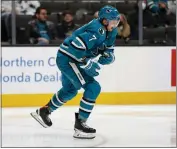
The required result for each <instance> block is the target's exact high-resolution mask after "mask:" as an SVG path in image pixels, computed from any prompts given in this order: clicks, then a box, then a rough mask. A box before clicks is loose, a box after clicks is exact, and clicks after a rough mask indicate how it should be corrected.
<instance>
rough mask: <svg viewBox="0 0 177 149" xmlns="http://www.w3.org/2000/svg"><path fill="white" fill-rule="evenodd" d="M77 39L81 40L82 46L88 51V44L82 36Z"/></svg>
mask: <svg viewBox="0 0 177 149" xmlns="http://www.w3.org/2000/svg"><path fill="white" fill-rule="evenodd" d="M76 39H79V40H78V41H79V42H81V44H82V45H83V46H84V47H85V49H86V50H87V49H88V47H87V44H86V42H85V41H84V40H83V39H82V37H81V36H79V35H78V37H76Z"/></svg>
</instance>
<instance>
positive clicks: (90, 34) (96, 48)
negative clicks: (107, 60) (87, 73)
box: [59, 19, 118, 62]
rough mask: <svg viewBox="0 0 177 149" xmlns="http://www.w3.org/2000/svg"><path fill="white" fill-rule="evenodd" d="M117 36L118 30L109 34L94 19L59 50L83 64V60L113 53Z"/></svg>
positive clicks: (75, 32)
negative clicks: (108, 51)
mask: <svg viewBox="0 0 177 149" xmlns="http://www.w3.org/2000/svg"><path fill="white" fill-rule="evenodd" d="M117 34H118V31H117V28H115V29H113V30H112V31H111V32H108V31H106V29H105V27H104V26H103V25H102V24H101V22H100V21H99V20H98V19H94V20H92V21H90V22H89V23H88V24H85V25H84V26H82V27H80V28H79V29H77V30H76V31H74V32H73V33H72V35H71V36H70V37H68V38H66V39H65V40H64V42H63V43H62V44H61V45H60V48H59V50H60V51H61V52H62V53H65V54H66V55H68V56H69V57H72V58H73V59H75V60H76V61H78V62H82V60H83V58H85V57H86V58H94V57H96V56H98V55H99V54H103V53H104V51H106V50H112V52H113V51H114V42H115V40H116V36H117Z"/></svg>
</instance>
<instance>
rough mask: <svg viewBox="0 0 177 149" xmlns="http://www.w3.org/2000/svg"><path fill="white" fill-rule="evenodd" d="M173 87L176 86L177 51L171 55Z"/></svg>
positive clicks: (173, 50)
mask: <svg viewBox="0 0 177 149" xmlns="http://www.w3.org/2000/svg"><path fill="white" fill-rule="evenodd" d="M171 86H176V49H172V54H171Z"/></svg>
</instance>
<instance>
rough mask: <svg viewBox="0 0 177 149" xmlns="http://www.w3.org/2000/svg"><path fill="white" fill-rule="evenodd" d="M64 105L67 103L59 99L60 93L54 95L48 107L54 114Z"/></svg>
mask: <svg viewBox="0 0 177 149" xmlns="http://www.w3.org/2000/svg"><path fill="white" fill-rule="evenodd" d="M64 103H65V102H64V101H62V100H61V99H60V98H59V96H58V92H57V93H56V94H54V95H53V97H52V99H51V100H50V101H49V103H48V104H47V106H48V107H49V109H50V111H51V112H53V111H55V110H56V109H58V108H59V107H61V106H62V105H63V104H64Z"/></svg>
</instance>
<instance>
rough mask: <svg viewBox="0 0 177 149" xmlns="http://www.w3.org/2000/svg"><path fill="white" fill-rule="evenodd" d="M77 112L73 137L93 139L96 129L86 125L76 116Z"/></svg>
mask: <svg viewBox="0 0 177 149" xmlns="http://www.w3.org/2000/svg"><path fill="white" fill-rule="evenodd" d="M78 116H79V114H78V113H75V125H74V131H75V133H74V135H73V137H74V138H78V139H93V138H95V134H96V130H95V129H94V128H91V127H89V126H87V125H86V123H85V122H84V121H82V120H81V119H79V118H78Z"/></svg>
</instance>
